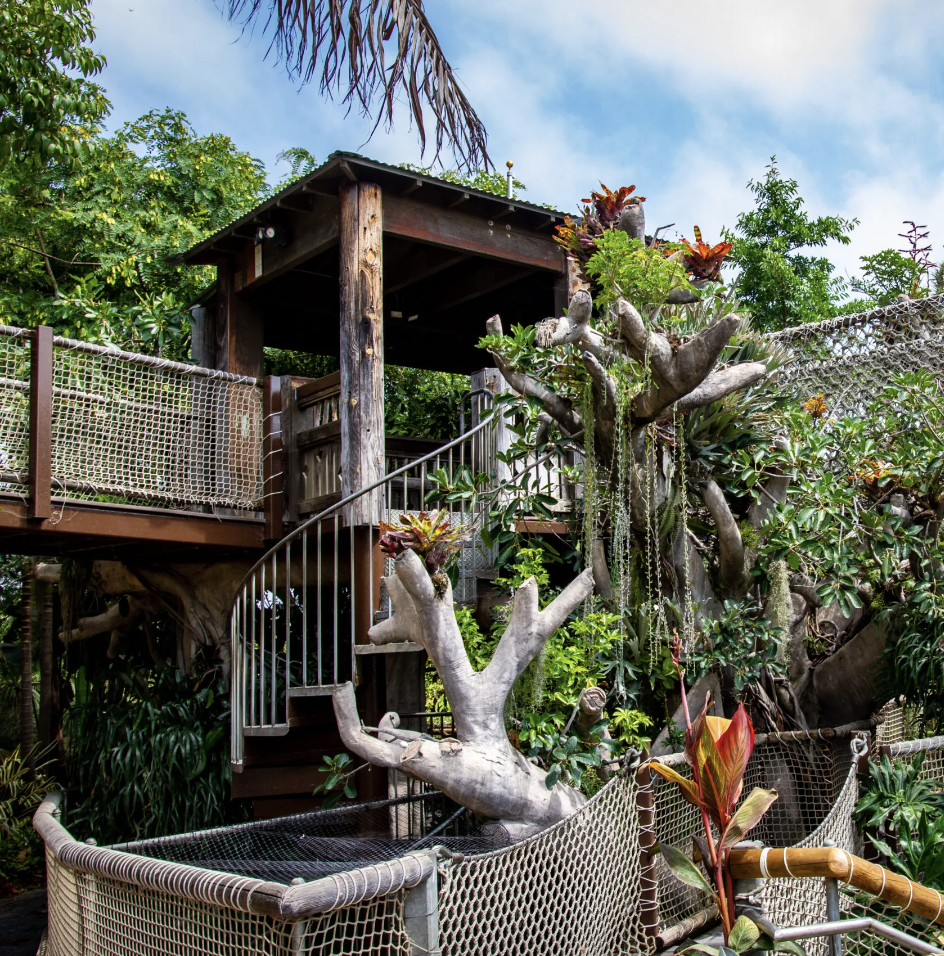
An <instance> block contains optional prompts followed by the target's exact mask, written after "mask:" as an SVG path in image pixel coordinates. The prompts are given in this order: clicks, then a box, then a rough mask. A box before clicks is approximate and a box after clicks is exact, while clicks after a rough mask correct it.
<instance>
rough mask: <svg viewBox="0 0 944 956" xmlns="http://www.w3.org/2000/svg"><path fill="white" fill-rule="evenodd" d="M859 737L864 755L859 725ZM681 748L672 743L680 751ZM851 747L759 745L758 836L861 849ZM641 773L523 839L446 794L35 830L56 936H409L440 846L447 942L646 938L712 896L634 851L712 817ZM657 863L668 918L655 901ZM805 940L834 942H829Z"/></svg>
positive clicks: (867, 906) (638, 946) (532, 944)
mask: <svg viewBox="0 0 944 956" xmlns="http://www.w3.org/2000/svg"><path fill="white" fill-rule="evenodd" d="M813 734H815V732H813ZM858 746H859V748H860V750H861V751H862V752H863V753H864V751H865V742H864V741H863V743H862V744H858ZM917 753H922V754H924V755H925V757H924V759H925V761H926V767H925V770H926V773H927V774H929V775H930V774H937V775H940V773H941V767H942V765H944V737H938V738H928V739H926V740H920V741H905V742H900V743H897V744H893V745H891V755H892V759H893V760H896V761H897V760H907V759H912V758H913V755H914V754H917ZM678 757H679V755H672V756H669V757H665V758H662V759H663V760H664V761H665V762H668V763H671V764H673V765H675V766H676V767H677V768H680V766H682V765H681V764H680V761H679V759H678ZM857 759H858V754H857V753H855V752H854V751H853V746H852V740H850V737H849V735H848V734H845V735H844V736H838V735H835V734H834V737H833V738H832V739H815V737H813V736H812V735H811V737H810V739H797V735H792V737H791V738H790V739H779V738H777V737H776V736H775V735H769V736H768V737H767V738H766V739H765V740H763V741H762V742H760V743H759V744H758V746H757V748H756V749H755V752H754V755H753V756H752V757H751V761H750V764H749V766H748V770H747V774H746V779H745V791H749V790H750V789H751V788H752V787H754V786H762V787H773V788H776V789H777V790H778V792H779V794H780V797H779V799H778V801H777V802H776V803H775V804H774V806H773V807H772V808H771V811H770V812H769V813H768V815H767V816H766V817H765V819H764V820H763V821H762V823H761V824H760V825H759V826H758V827H757V828H756V829H755V830H754V831H753V832H752V833H751V837H752V838H754V839H758V840H761V841H762V842H763V843H764V844H766V845H768V846H793V847H816V846H824V845H832V844H835V845H836V846H838V847H840V848H841V849H845V850H848V851H849V852H850V853H856V852H857V851H859V850H860V846H859V839H858V836H857V834H856V830H855V826H854V823H853V811H854V809H855V804H856V800H857V796H858V789H857V777H856V771H857V766H856V765H857ZM644 769H645V768H644ZM639 779H640V778H637V775H636V774H634V773H621V774H619V775H617V776H616V777H615V778H614V779H612V780H611V781H610V782H609V783H608V784H606V786H604V787H603V788H602V789H601V790H600V792H599V793H598V794H597V795H596V796H594V797H593V798H592V799H591V800H589V801H588V802H587V804H586V805H585V806H584V807H583V808H582V809H581V810H579V811H578V812H577V813H575V814H573V815H572V816H570V817H568V818H567V819H566V820H564V821H562V822H561V823H559V824H557V825H556V826H553V827H550V828H548V829H547V830H544V831H542V832H541V833H539V834H537V835H536V836H534V837H531V838H529V839H526V840H523V841H520V842H518V843H510V842H509V841H508V837H507V835H506V834H505V833H504V831H503V830H502V829H501V828H500V827H494V826H490V827H485V828H482V829H480V828H477V827H476V824H475V821H474V819H473V818H472V817H471V816H470V815H468V814H462V813H460V814H459V815H458V816H456V815H455V813H454V812H453V805H452V804H449V803H448V802H447V801H445V798H443V797H442V795H441V794H435V793H433V794H421V795H417V796H414V797H411V798H409V799H408V800H388V801H380V802H377V803H373V804H366V805H353V806H349V807H346V808H338V809H335V810H330V811H315V812H312V813H307V814H301V815H297V816H294V817H286V818H282V819H278V820H269V821H263V822H257V823H249V824H242V825H239V826H232V827H223V828H220V829H216V830H210V831H204V832H201V833H193V834H183V835H179V836H174V837H166V838H162V839H157V840H148V841H141V842H138V843H130V844H123V845H119V846H115V847H111V848H102V847H95V846H86V845H84V844H79V843H76V841H74V840H73V839H72V838H71V837H70V836H69V835H68V832H67V831H66V830H65V829H64V828H63V827H62V826H61V825H60V824H59V823H58V822H54V821H53V820H52V814H53V813H54V812H55V808H50V807H49V806H47V805H45V804H44V807H46V811H45V813H46V816H45V818H44V819H43V820H40V816H41V814H37V819H38V821H39V822H38V824H37V829H40V832H41V834H42V836H43V838H44V840H45V841H46V844H47V858H48V863H49V913H50V924H49V934H48V940H47V952H49V953H50V954H55V956H58V954H69V956H72V954H76V956H78V954H82V956H86V954H87V956H93V954H94V956H98V954H102V953H104V954H108V956H130V954H131V953H132V952H133V953H134V954H135V956H138V954H139V953H142V952H145V953H152V952H153V953H157V952H174V953H177V952H181V953H188V954H189V953H193V954H200V956H204V954H206V956H209V954H217V953H224V952H225V953H230V952H252V953H257V954H260V956H266V954H269V953H272V954H275V953H279V954H281V953H283V952H287V951H290V952H293V953H304V952H323V953H331V954H334V953H337V954H342V953H349V954H354V953H370V954H373V953H378V954H379V953H394V954H396V953H400V952H404V953H407V952H411V951H412V950H411V943H410V941H409V939H408V935H409V934H408V921H407V917H406V915H405V913H406V909H405V900H406V895H405V894H406V893H408V891H409V889H410V887H412V886H416V885H418V883H419V882H420V880H421V878H422V877H423V874H424V873H425V874H426V876H429V875H430V873H432V869H430V868H429V867H432V864H430V863H429V861H430V860H431V859H432V858H431V857H430V856H429V855H427V854H429V853H430V852H432V851H433V848H434V847H441V848H443V849H442V850H439V851H436V852H437V853H438V862H436V864H435V866H434V867H433V869H435V871H436V878H437V880H438V925H439V933H440V944H441V947H442V953H443V956H478V954H482V956H485V954H489V956H497V954H505V953H511V952H514V953H515V954H522V956H530V954H534V956H555V954H560V956H567V954H572V953H579V952H586V953H598V954H600V956H609V954H620V956H622V954H643V953H645V954H648V953H650V952H651V951H652V949H653V947H654V945H655V941H656V936H657V935H658V936H660V937H665V936H667V935H669V936H671V935H672V934H671V932H670V931H671V930H673V929H676V930H677V929H678V928H679V926H680V924H684V923H686V922H687V921H690V920H691V919H692V918H693V917H695V916H696V915H697V914H699V913H703V912H704V910H705V908H706V903H707V902H708V901H707V899H706V898H705V897H703V896H699V895H698V894H693V893H689V892H688V891H687V888H686V887H684V886H683V885H682V884H680V883H679V882H678V880H677V879H676V878H675V877H674V876H673V875H672V874H671V873H670V872H669V871H668V870H667V869H666V868H664V867H663V864H662V860H661V856H659V855H656V856H655V857H654V858H652V857H650V856H649V855H648V853H644V852H642V848H643V847H646V846H650V845H651V837H652V836H653V835H654V837H655V839H657V840H659V841H660V842H667V843H671V844H672V845H674V846H677V847H679V848H681V849H683V850H685V851H689V850H690V848H691V836H692V834H694V833H696V832H697V831H698V828H699V826H700V819H699V818H697V816H696V814H695V810H694V808H693V807H691V806H690V805H688V804H686V803H684V801H682V800H681V797H680V796H678V788H677V787H674V786H673V785H671V784H668V783H665V782H663V781H662V778H658V777H657V778H655V779H654V780H653V781H652V782H651V783H648V784H646V785H645V786H642V787H641V786H640V783H639V782H638V780H639ZM641 779H643V780H644V779H645V778H641ZM54 802H56V803H57V802H58V799H56V800H55V801H54ZM48 803H49V801H47V804H48ZM650 805H651V806H652V808H653V810H652V813H653V815H654V820H653V821H652V822H649V820H650V819H651V818H650V817H649V816H648V811H647V809H646V808H647V807H649V806H650ZM647 835H648V836H647ZM417 861H420V862H417ZM422 861H426V862H425V863H424V862H422ZM649 861H651V864H650V862H649ZM652 866H654V871H653V869H652ZM423 867H427V869H425V870H423V869H422V868H423ZM418 868H419V869H418ZM421 870H422V872H421ZM653 872H654V876H655V890H656V893H655V897H656V901H657V905H658V908H659V919H658V926H654V925H653V921H652V919H651V914H650V916H648V917H647V914H646V912H645V910H646V907H647V902H646V899H647V892H646V891H647V886H648V887H651V886H652V883H648V884H647V882H646V881H647V878H649V879H651V876H652V874H653ZM296 884H297V885H296ZM763 905H764V909H765V911H766V913H767V915H768V917H769V918H770V919H771V920H772V921H773V922H774V923H775V924H776V925H778V926H784V927H786V926H802V925H812V924H813V923H816V922H821V921H823V920H824V919H825V913H826V894H825V887H824V884H823V881H822V880H820V879H796V880H790V879H772V880H769V881H768V882H767V884H766V887H765V891H764V900H763ZM843 909H844V912H846V913H849V914H854V915H868V916H873V917H875V918H877V919H881V920H882V921H883V922H887V923H891V924H892V925H896V926H898V927H899V928H902V929H904V930H905V931H907V932H910V933H912V934H913V935H917V936H920V937H921V938H926V939H929V940H932V941H933V939H934V938H935V937H934V931H933V929H932V928H931V927H929V926H928V925H926V924H925V923H923V922H922V921H921V919H920V918H919V917H916V916H914V915H913V914H909V913H902V912H901V911H899V910H893V909H892V908H890V907H889V906H888V904H886V903H883V902H882V901H880V900H875V899H871V898H868V897H865V896H863V895H862V894H861V893H858V892H857V891H855V890H853V889H851V888H849V887H846V888H845V890H844V896H843ZM679 938H681V937H679ZM676 941H677V940H676ZM319 947H321V948H319ZM806 947H807V951H808V953H809V954H810V956H825V954H826V943H825V941H824V940H821V939H814V940H811V941H808V943H807V944H806ZM856 947H858V949H861V951H862V954H861V956H871V954H872V953H874V954H875V956H879V954H880V953H881V954H885V953H889V952H892V949H890V948H889V947H890V944H889V943H887V942H886V941H879V940H877V939H871V938H870V937H868V936H866V935H863V934H860V935H858V936H856V937H850V938H849V940H847V942H846V949H847V951H848V950H849V949H852V948H856ZM858 949H857V952H858Z"/></svg>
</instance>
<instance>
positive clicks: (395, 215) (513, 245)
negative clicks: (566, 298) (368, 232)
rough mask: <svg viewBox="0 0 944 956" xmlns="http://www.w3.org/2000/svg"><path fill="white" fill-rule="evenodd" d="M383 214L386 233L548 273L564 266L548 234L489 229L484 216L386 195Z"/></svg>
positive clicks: (560, 270)
mask: <svg viewBox="0 0 944 956" xmlns="http://www.w3.org/2000/svg"><path fill="white" fill-rule="evenodd" d="M383 216H384V231H385V232H386V233H388V234H389V235H395V236H404V237H406V238H409V239H414V240H416V241H418V242H424V243H429V244H430V245H437V246H448V247H450V248H452V249H456V250H463V251H465V252H470V253H473V254H474V255H480V256H488V257H489V258H493V259H506V260H508V261H510V262H518V263H521V264H522V265H529V266H533V267H534V268H537V269H547V270H550V271H552V272H563V269H564V257H563V253H562V252H561V249H560V246H558V245H557V243H556V242H554V240H553V239H551V237H550V236H546V235H539V234H538V233H535V232H531V231H529V230H526V229H521V228H515V229H513V230H509V229H504V228H502V229H498V228H493V227H491V226H489V225H488V219H487V218H483V217H480V216H473V215H469V214H468V213H464V212H461V211H459V210H454V209H439V208H437V207H435V206H426V205H420V204H419V203H416V202H411V201H410V200H409V199H404V198H403V197H402V196H391V195H389V194H388V195H385V196H384V201H383ZM493 222H494V217H493Z"/></svg>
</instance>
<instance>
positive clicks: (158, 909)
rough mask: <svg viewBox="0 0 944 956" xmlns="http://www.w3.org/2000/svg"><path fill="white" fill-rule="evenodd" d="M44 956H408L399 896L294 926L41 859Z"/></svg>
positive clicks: (361, 904)
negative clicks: (44, 876)
mask: <svg viewBox="0 0 944 956" xmlns="http://www.w3.org/2000/svg"><path fill="white" fill-rule="evenodd" d="M47 897H48V904H47V905H48V911H49V924H48V929H47V935H46V938H45V941H44V947H43V949H41V952H45V953H48V956H132V954H133V956H167V954H170V953H173V954H174V956H224V954H225V956H247V954H257V956H269V954H271V956H288V954H292V953H325V954H331V956H362V954H363V956H411V954H412V952H413V949H412V946H411V945H410V941H409V939H408V938H407V935H406V931H405V928H404V924H403V918H402V910H403V894H402V893H395V894H391V895H388V896H380V897H376V898H374V899H371V900H366V901H364V902H363V903H360V904H358V905H356V906H348V907H343V908H341V909H337V910H333V911H331V912H328V913H321V914H318V915H317V916H314V917H310V918H308V919H303V920H298V921H285V920H278V919H273V918H272V917H269V916H262V915H259V914H257V913H248V912H244V911H241V910H239V909H236V908H230V907H225V906H220V905H218V904H216V903H212V902H202V901H199V900H193V899H185V898H183V897H179V896H175V895H174V894H173V893H171V892H167V891H164V890H156V889H151V888H149V887H144V886H135V885H133V884H129V883H125V882H123V881H121V880H117V879H112V878H109V877H105V876H102V875H100V874H95V873H83V872H79V871H76V870H71V869H69V868H68V867H65V866H63V865H62V864H60V863H59V862H58V861H57V860H56V859H55V857H54V855H53V854H52V853H47Z"/></svg>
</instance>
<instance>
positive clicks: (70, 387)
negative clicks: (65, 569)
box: [0, 327, 263, 511]
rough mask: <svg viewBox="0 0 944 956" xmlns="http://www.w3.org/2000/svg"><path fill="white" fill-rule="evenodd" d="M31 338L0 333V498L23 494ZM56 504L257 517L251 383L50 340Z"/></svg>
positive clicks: (256, 390)
mask: <svg viewBox="0 0 944 956" xmlns="http://www.w3.org/2000/svg"><path fill="white" fill-rule="evenodd" d="M33 335H34V333H33V332H32V331H30V330H24V329H14V328H9V327H0V412H2V420H0V490H2V491H6V492H11V493H16V494H26V492H27V487H26V486H27V481H28V442H29V430H30V395H29V392H30V357H31V355H30V353H31V343H32V338H33ZM50 430H51V472H52V494H53V496H55V497H58V498H62V499H68V500H89V501H111V502H120V503H122V504H130V505H145V506H152V507H154V506H156V507H165V508H186V507H193V506H205V507H221V508H231V509H236V510H242V511H255V510H257V509H258V508H259V507H260V502H261V499H262V494H263V471H262V451H263V415H262V389H261V387H260V386H259V384H258V382H257V381H256V379H253V378H247V377H244V376H238V375H230V374H228V373H226V372H221V371H218V370H214V369H203V368H199V367H197V366H190V365H184V364H181V363H179V362H171V361H169V360H167V359H161V358H157V357H154V356H148V355H138V354H135V353H132V352H123V351H121V350H119V349H115V348H105V347H102V346H96V345H90V344H88V343H86V342H78V341H75V340H73V339H66V338H61V337H58V336H57V337H55V338H53V356H52V421H51V429H50Z"/></svg>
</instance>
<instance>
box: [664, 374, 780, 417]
mask: <svg viewBox="0 0 944 956" xmlns="http://www.w3.org/2000/svg"><path fill="white" fill-rule="evenodd" d="M766 374H767V366H766V365H765V364H764V363H763V362H743V363H742V364H741V365H732V366H731V367H730V368H721V369H716V370H715V371H713V372H712V373H711V374H710V375H709V376H708V377H707V378H706V379H705V380H704V381H703V382H702V383H701V385H699V386H698V387H697V388H695V389H694V390H693V391H691V392H689V393H688V394H687V395H686V396H684V397H683V398H680V399H679V400H678V401H677V402H676V403H675V408H676V411H679V412H690V411H691V410H692V409H694V408H702V407H704V406H705V405H710V404H711V403H712V402H717V401H718V400H719V399H721V398H724V397H725V396H726V395H730V394H731V393H732V392H737V391H740V390H741V389H743V388H750V386H751V385H756V384H757V382H759V381H760V380H761V379H762V378H764V376H766Z"/></svg>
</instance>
